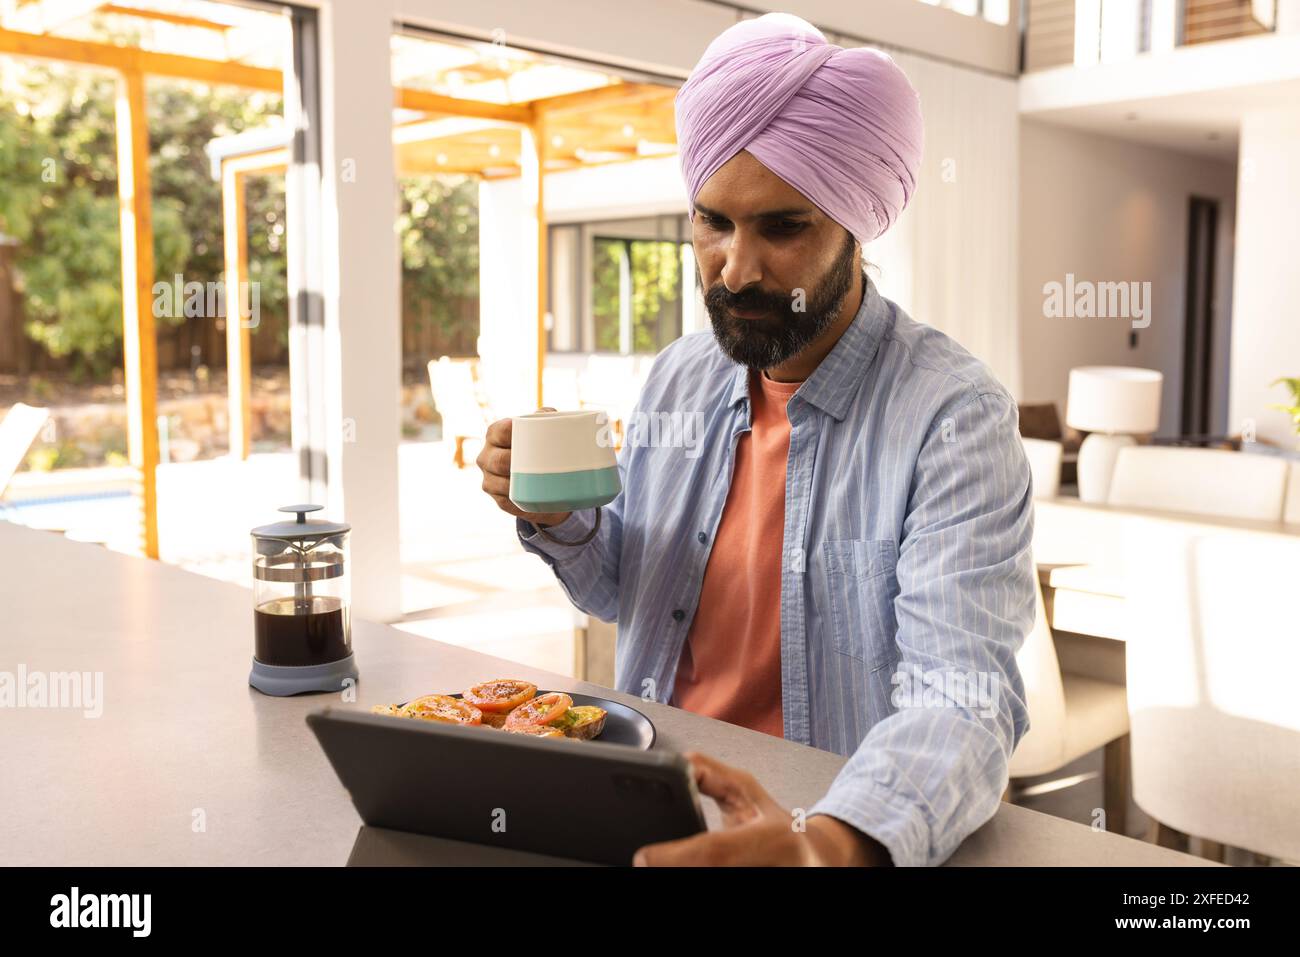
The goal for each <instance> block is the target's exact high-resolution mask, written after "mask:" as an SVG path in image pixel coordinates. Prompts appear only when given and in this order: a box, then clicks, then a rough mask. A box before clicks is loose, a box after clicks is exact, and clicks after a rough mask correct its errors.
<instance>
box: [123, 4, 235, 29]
mask: <svg viewBox="0 0 1300 957" xmlns="http://www.w3.org/2000/svg"><path fill="white" fill-rule="evenodd" d="M99 12H100V13H114V14H117V15H118V16H121V17H135V18H137V19H140V20H154V21H157V22H158V23H170V24H172V25H173V26H178V27H194V28H196V29H199V30H211V31H213V32H214V33H225V32H226V31H227V30H229V29H230V24H228V23H216V22H214V21H212V20H204V19H203V18H202V17H189V16H185V15H184V14H180V13H166V12H164V11H162V10H150V9H146V8H145V7H128V6H126V5H124V4H120V3H105V4H104V5H103V6H101V7H100V8H99Z"/></svg>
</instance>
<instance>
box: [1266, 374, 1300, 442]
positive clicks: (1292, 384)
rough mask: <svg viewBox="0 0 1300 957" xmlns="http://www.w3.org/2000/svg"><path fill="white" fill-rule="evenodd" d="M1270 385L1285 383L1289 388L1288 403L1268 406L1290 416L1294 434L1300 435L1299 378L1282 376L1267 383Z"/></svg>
mask: <svg viewBox="0 0 1300 957" xmlns="http://www.w3.org/2000/svg"><path fill="white" fill-rule="evenodd" d="M1269 384H1270V385H1285V386H1286V387H1287V388H1288V389H1290V390H1291V404H1290V405H1274V406H1270V408H1273V409H1277V410H1278V411H1279V412H1285V413H1286V414H1287V415H1289V416H1291V424H1292V426H1294V427H1295V431H1296V435H1300V378H1288V377H1283V378H1281V379H1276V380H1274V381H1273V382H1271V383H1269Z"/></svg>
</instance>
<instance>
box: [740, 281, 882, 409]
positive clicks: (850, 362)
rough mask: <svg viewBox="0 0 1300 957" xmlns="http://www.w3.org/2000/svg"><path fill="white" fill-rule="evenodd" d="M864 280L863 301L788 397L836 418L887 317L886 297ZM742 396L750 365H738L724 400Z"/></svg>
mask: <svg viewBox="0 0 1300 957" xmlns="http://www.w3.org/2000/svg"><path fill="white" fill-rule="evenodd" d="M863 280H864V283H863V292H862V305H861V306H859V307H858V311H857V313H856V314H855V315H854V316H853V321H852V322H850V323H849V326H848V328H847V329H845V330H844V332H843V333H842V334H841V335H840V338H839V339H838V340H837V341H836V343H835V345H834V346H833V347H832V348H831V351H830V352H829V353H828V354H827V356H826V358H825V359H823V360H822V361H821V364H820V365H818V366H817V368H816V369H814V370H813V374H812V375H810V376H809V377H808V378H807V379H805V380H804V383H803V385H801V386H800V387H799V391H797V392H796V393H795V394H794V396H793V397H792V398H791V401H793V400H794V399H803V400H805V401H807V402H809V403H811V404H812V405H814V406H816V407H817V408H819V409H821V410H822V411H823V412H825V413H827V414H828V415H831V416H834V417H835V419H836V420H842V419H843V418H844V416H845V414H846V413H847V412H848V409H849V403H850V402H852V401H853V397H854V396H855V395H857V391H858V390H857V386H858V383H859V382H861V381H862V377H863V376H864V375H866V372H867V369H868V368H869V367H870V366H871V361H872V360H873V359H874V358H875V356H876V350H877V348H879V346H880V340H881V339H882V338H883V336H884V332H885V326H886V323H887V322H888V319H889V309H888V305H887V303H886V300H885V299H884V297H882V296H881V295H880V293H879V292H877V291H876V286H875V284H874V283H873V282H872V281H871V277H870V276H868V275H866V274H865V273H864V274H863ZM742 400H743V401H746V402H748V401H749V367H748V366H743V365H737V366H736V369H735V371H734V373H733V374H732V385H731V398H730V399H729V400H728V402H727V404H728V405H729V406H734V405H735V404H736V403H737V402H740V401H742Z"/></svg>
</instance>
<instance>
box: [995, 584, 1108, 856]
mask: <svg viewBox="0 0 1300 957" xmlns="http://www.w3.org/2000/svg"><path fill="white" fill-rule="evenodd" d="M1034 592H1035V599H1034V600H1035V607H1036V609H1037V612H1036V614H1035V615H1034V627H1033V629H1032V630H1031V631H1030V633H1029V635H1028V636H1026V638H1025V642H1024V644H1023V645H1022V646H1021V648H1020V651H1019V653H1018V654H1017V655H1016V664H1017V665H1018V666H1019V668H1020V675H1021V679H1022V680H1023V681H1024V685H1025V705H1026V707H1027V708H1028V711H1029V724H1030V727H1029V730H1028V731H1027V732H1026V733H1025V736H1024V737H1023V738H1021V739H1020V742H1019V744H1018V745H1017V746H1016V750H1015V751H1014V753H1013V754H1012V755H1011V761H1010V763H1009V766H1008V771H1009V776H1010V778H1011V781H1010V783H1009V785H1008V794H1007V799H1008V800H1010V801H1012V802H1015V801H1016V800H1017V799H1019V798H1022V797H1030V796H1033V795H1035V794H1041V793H1045V792H1047V791H1051V790H1056V789H1057V788H1058V787H1060V786H1064V785H1063V784H1062V783H1061V782H1057V781H1049V782H1046V783H1039V784H1035V785H1032V786H1026V785H1025V784H1024V783H1023V782H1022V781H1021V782H1018V781H1017V779H1023V778H1030V777H1038V776H1041V775H1047V774H1055V773H1056V772H1058V771H1060V770H1061V769H1062V768H1064V767H1065V766H1066V765H1068V764H1071V763H1073V762H1074V761H1077V760H1078V759H1079V758H1081V757H1083V756H1084V755H1086V754H1089V753H1091V752H1093V751H1096V750H1097V749H1098V748H1104V749H1105V755H1104V758H1103V766H1104V769H1103V781H1102V789H1103V796H1104V799H1103V809H1104V811H1105V815H1106V819H1105V826H1106V830H1108V831H1114V832H1115V833H1118V834H1123V833H1124V829H1125V826H1126V824H1127V820H1126V818H1127V813H1126V812H1127V808H1128V730H1129V718H1128V707H1127V705H1126V703H1125V695H1124V685H1122V684H1117V683H1115V682H1110V681H1101V680H1099V679H1097V678H1092V677H1088V676H1086V675H1081V674H1074V673H1071V672H1068V671H1062V669H1061V665H1060V661H1059V659H1058V658H1057V654H1056V646H1055V643H1054V641H1053V637H1052V630H1051V628H1050V626H1049V625H1048V619H1047V613H1046V607H1045V605H1044V603H1043V590H1042V586H1041V585H1039V583H1038V577H1037V576H1034Z"/></svg>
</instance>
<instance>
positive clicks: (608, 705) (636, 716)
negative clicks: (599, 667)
mask: <svg viewBox="0 0 1300 957" xmlns="http://www.w3.org/2000/svg"><path fill="white" fill-rule="evenodd" d="M537 693H538V695H544V694H549V693H550V692H548V691H545V690H542V689H540V688H539V689H538V690H537ZM564 693H565V694H567V695H568V696H569V697H570V698H572V699H573V703H574V704H588V705H595V706H596V707H598V708H604V709H605V710H606V711H607V712H609V713H608V714H607V715H606V716H605V730H604V731H602V732H601V733H600V737H598V738H594V739H593V740H595V741H603V742H604V743H606V744H626V745H628V746H629V747H633V748H640V749H641V750H642V751H649V750H650V749H651V748H652V747H654V743H655V737H656V732H655V726H654V723H653V722H652V721H651V720H650V719H649V718H647V717H646V716H645V715H643V714H642V713H641V712H640V711H637V710H636V708H629V707H628V706H627V705H625V704H619V703H618V702H617V701H610V700H609V699H608V698H596V697H593V696H592V695H589V694H580V693H579V692H577V691H566V692H564ZM451 697H453V698H459V697H462V695H461V694H460V693H459V692H457V693H456V694H453V695H451ZM405 703H406V702H402V704H403V705H405Z"/></svg>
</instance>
